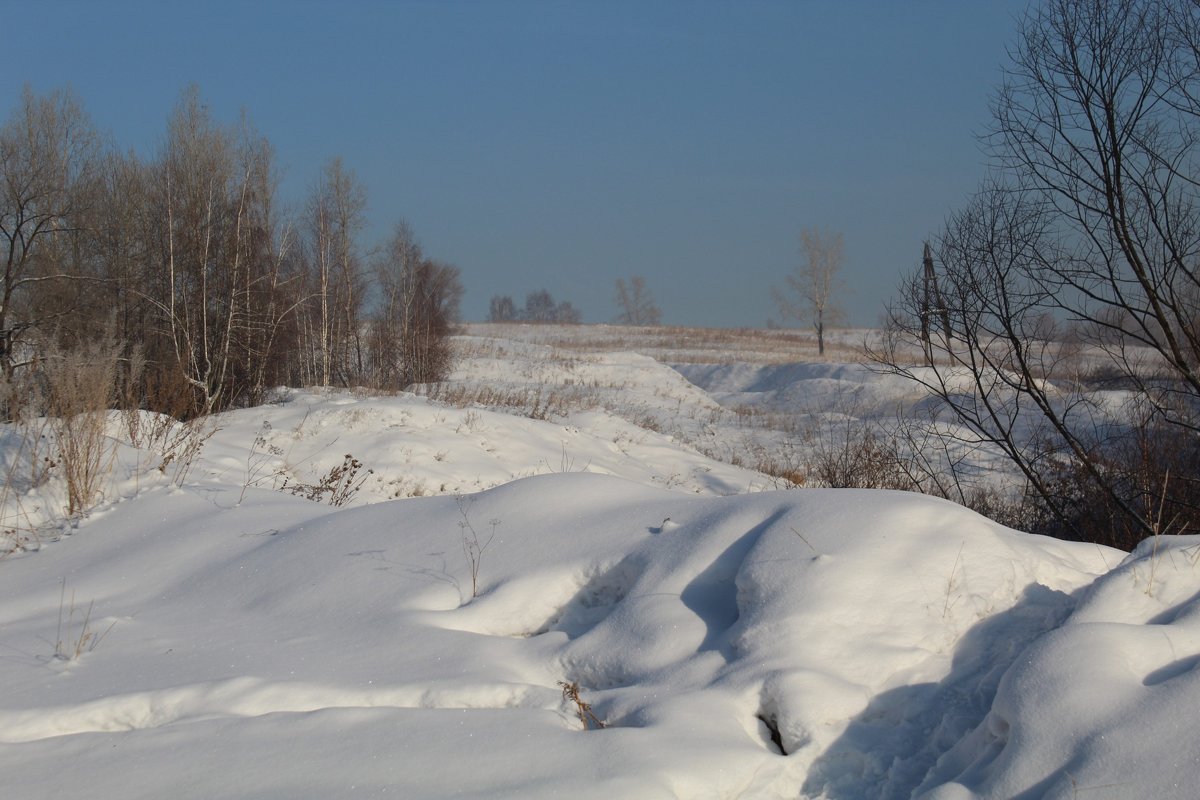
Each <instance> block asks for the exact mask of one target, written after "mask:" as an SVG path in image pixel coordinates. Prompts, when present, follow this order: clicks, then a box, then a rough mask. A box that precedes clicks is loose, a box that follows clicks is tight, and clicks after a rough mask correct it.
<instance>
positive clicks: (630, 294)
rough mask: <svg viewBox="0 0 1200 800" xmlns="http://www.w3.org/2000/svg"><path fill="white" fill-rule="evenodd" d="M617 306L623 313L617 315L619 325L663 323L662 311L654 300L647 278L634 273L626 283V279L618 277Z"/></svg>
mask: <svg viewBox="0 0 1200 800" xmlns="http://www.w3.org/2000/svg"><path fill="white" fill-rule="evenodd" d="M617 307H618V308H620V309H621V313H620V314H619V315H618V316H617V324H618V325H661V324H662V311H660V310H659V308H658V305H657V304H656V303H655V302H654V297H653V296H652V295H651V294H650V290H649V289H648V288H647V287H646V279H645V278H643V277H642V276H641V275H634V276H633V277H632V278H630V279H629V283H628V284H626V283H625V281H624V279H622V278H617Z"/></svg>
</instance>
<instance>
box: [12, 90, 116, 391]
mask: <svg viewBox="0 0 1200 800" xmlns="http://www.w3.org/2000/svg"><path fill="white" fill-rule="evenodd" d="M98 153H99V149H98V141H97V138H96V134H95V133H94V131H93V129H92V126H91V123H90V121H89V120H88V117H87V116H86V114H85V113H84V111H83V107H82V106H81V105H80V103H79V101H78V100H77V99H76V98H75V97H74V95H72V94H71V93H70V92H66V91H58V92H54V93H52V94H50V95H47V96H45V97H39V96H37V95H35V94H34V93H33V91H32V90H30V89H29V88H28V87H26V89H25V91H24V93H23V94H22V96H21V103H20V106H19V108H18V110H17V112H16V114H15V116H14V117H13V118H12V119H11V120H10V121H9V122H8V123H6V124H5V125H4V126H3V128H0V269H2V270H3V276H2V280H3V282H2V284H0V362H2V364H3V369H4V375H5V376H6V377H10V378H11V376H12V371H13V369H14V368H15V366H16V361H15V359H14V353H15V350H16V346H17V344H18V342H19V341H20V338H21V335H22V333H23V332H24V331H26V330H27V329H28V328H29V327H31V326H32V325H34V324H36V323H37V322H38V321H39V319H40V318H42V317H44V316H45V315H46V314H47V311H48V310H47V308H46V307H45V305H44V304H41V303H39V302H37V299H35V298H33V297H31V296H29V293H31V292H32V291H33V290H34V289H35V287H40V286H43V285H45V284H49V283H61V282H63V281H66V280H70V279H72V278H78V277H80V270H79V269H78V267H79V262H78V258H76V256H77V255H78V248H76V247H73V246H72V244H73V243H74V240H75V237H77V236H78V235H79V234H80V233H81V232H82V231H83V230H84V228H85V214H86V212H87V211H88V210H89V208H90V205H91V203H92V201H93V199H94V192H93V190H94V187H95V186H96V183H97V179H98V163H99V161H98ZM22 303H23V304H24V308H23V310H20V311H19V308H20V307H21V306H22Z"/></svg>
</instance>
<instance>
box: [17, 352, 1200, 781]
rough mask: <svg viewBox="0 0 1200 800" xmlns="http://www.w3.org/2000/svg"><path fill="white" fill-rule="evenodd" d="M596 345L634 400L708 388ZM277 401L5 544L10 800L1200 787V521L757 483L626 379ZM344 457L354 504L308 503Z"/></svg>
mask: <svg viewBox="0 0 1200 800" xmlns="http://www.w3.org/2000/svg"><path fill="white" fill-rule="evenodd" d="M512 349H513V350H517V349H520V348H519V347H518V346H517V344H514V345H513V347H512ZM595 358H596V360H595V361H593V362H580V363H576V364H575V365H574V366H573V367H572V369H573V370H574V371H575V373H576V378H578V379H580V380H582V379H583V378H582V377H581V376H580V374H579V373H582V372H585V371H586V370H589V369H593V370H595V371H597V372H598V371H601V370H607V371H608V373H609V377H610V378H611V379H612V380H611V381H610V382H611V383H613V384H618V385H622V386H623V387H624V389H623V391H624V393H625V399H626V400H627V401H628V402H630V403H631V404H633V405H635V406H637V408H638V409H640V410H642V411H644V410H645V409H647V408H654V403H655V402H661V405H660V406H659V408H660V409H661V410H662V411H663V412H664V413H666V412H667V411H669V405H670V403H676V406H677V408H700V407H702V406H703V405H705V404H709V403H713V402H714V401H712V400H709V399H706V396H705V395H703V393H700V392H699V390H698V389H696V388H695V387H688V386H683V385H676V384H675V383H673V382H663V383H662V384H661V386H660V389H661V391H660V392H659V393H658V394H657V395H656V394H655V393H654V392H650V391H647V387H648V386H649V385H651V384H653V383H655V382H656V381H657V380H658V378H657V376H659V375H660V374H661V373H659V372H658V371H657V370H658V369H659V367H661V365H657V366H656V362H653V361H652V360H650V359H644V360H643V359H638V358H632V357H625V358H623V359H620V358H616V357H613V358H607V357H601V356H596V357H595ZM497 359H498V364H497V367H496V370H497V372H496V373H495V374H494V375H493V376H492V377H491V378H489V379H488V380H491V381H493V382H494V383H499V382H500V381H502V380H504V379H505V377H504V376H505V375H507V376H509V377H508V379H509V380H514V381H515V379H513V378H512V376H513V375H516V374H517V369H510V370H508V372H507V373H505V372H504V371H503V368H502V364H501V363H500V362H501V361H502V360H503V359H502V357H500V356H499V355H497ZM530 363H535V361H531V362H530ZM622 365H624V366H622ZM540 369H541V368H538V369H531V374H535V375H541V376H542V377H544V374H543V373H541V372H540ZM662 369H666V368H665V367H663V368H662ZM833 372H834V373H836V370H833ZM639 373H641V374H642V376H643V377H638V374H639ZM822 374H826V373H825V372H822ZM843 374H845V375H848V376H851V377H850V378H849V379H850V380H853V381H857V382H869V377H867V376H864V375H862V374H861V373H859V372H858V371H857V370H854V369H846V370H844V371H843ZM621 375H625V376H626V377H624V378H622V377H621ZM587 379H588V380H591V381H593V382H595V383H599V384H604V382H605V381H604V380H602V379H598V378H597V377H596V375H595V374H593V375H591V376H590V377H589V378H587ZM831 379H836V377H835V378H831ZM639 387H640V388H639ZM617 391H621V390H616V389H614V392H617ZM876 391H884V390H883V389H879V388H878V387H877V388H876ZM655 397H658V398H660V400H659V401H656V400H655V399H654V398H655ZM689 397H690V398H692V399H686V398H689ZM680 398H685V399H682V400H681V399H680ZM283 399H284V400H286V402H280V403H277V404H275V405H271V406H266V407H263V408H259V409H248V410H244V411H237V412H231V413H229V414H226V415H222V416H221V417H220V418H219V419H218V420H217V421H216V423H217V428H216V430H215V432H213V433H212V434H211V436H210V438H209V439H208V440H207V441H206V443H205V444H204V448H203V450H202V451H201V454H200V457H199V458H198V459H197V461H196V463H195V464H194V465H193V467H192V469H191V471H190V472H187V473H186V474H185V475H182V476H180V475H179V473H177V472H173V471H172V470H167V471H166V473H160V472H159V471H158V470H157V469H155V466H156V464H157V460H158V459H160V458H161V456H160V455H158V454H157V453H156V452H154V451H152V450H149V449H137V448H133V447H132V446H129V445H126V446H124V447H123V448H122V449H121V450H120V452H119V453H118V461H117V464H116V468H115V470H114V474H113V478H112V480H111V482H110V483H109V484H108V485H107V488H106V499H105V500H104V502H103V503H102V504H101V505H100V506H99V507H98V508H97V509H96V510H95V511H94V512H93V513H92V514H91V515H90V516H89V517H87V518H85V519H83V520H81V521H79V522H78V523H77V524H76V525H74V526H69V527H66V528H54V529H51V528H47V527H44V526H43V528H42V529H41V530H42V535H41V540H40V543H41V546H40V549H32V547H31V549H29V550H25V551H19V552H14V553H12V554H10V555H9V557H8V558H6V559H4V560H3V561H0V686H3V690H2V692H0V796H3V797H19V798H50V797H66V796H76V795H82V794H85V793H86V794H87V795H88V796H91V797H97V798H114V799H115V798H121V799H122V800H125V799H126V798H142V797H145V798H151V797H154V798H159V797H164V796H170V797H177V798H209V797H246V798H304V797H312V798H329V797H344V796H356V795H364V796H373V795H390V796H400V797H422V798H426V797H428V798H437V797H477V798H491V797H512V798H517V797H522V798H524V797H534V798H536V797H563V796H571V797H580V798H588V797H596V798H600V797H604V798H611V797H637V798H656V797H663V798H675V797H701V798H706V797H746V798H760V797H761V798H774V797H779V798H795V797H813V798H815V797H825V798H894V797H910V796H925V797H931V798H943V799H944V798H969V797H988V798H1007V797H1018V796H1020V797H1029V798H1032V797H1061V798H1074V797H1077V796H1086V797H1088V798H1092V797H1101V798H1102V797H1143V796H1146V797H1149V796H1153V797H1177V798H1185V797H1192V796H1194V793H1195V790H1194V787H1195V785H1196V779H1197V777H1198V776H1200V764H1198V763H1197V755H1196V754H1197V752H1198V751H1197V750H1196V748H1195V747H1194V745H1193V740H1194V738H1195V736H1194V734H1195V732H1196V730H1197V727H1198V724H1197V723H1196V721H1195V715H1194V708H1195V706H1196V702H1197V700H1200V684H1198V680H1200V679H1198V678H1197V675H1198V674H1200V673H1198V672H1197V670H1196V669H1195V667H1196V665H1197V664H1198V663H1200V602H1198V598H1200V565H1198V562H1200V541H1197V540H1193V539H1186V538H1183V539H1180V538H1176V537H1161V538H1160V540H1158V541H1156V542H1155V541H1151V542H1147V543H1145V544H1144V545H1143V546H1142V547H1141V548H1139V550H1138V551H1136V552H1135V553H1133V554H1129V555H1126V554H1124V553H1121V552H1119V551H1115V550H1109V549H1103V548H1098V547H1095V546H1092V545H1082V544H1074V543H1065V542H1059V541H1055V540H1048V539H1045V538H1041V537H1034V536H1029V535H1027V534H1022V533H1019V532H1016V531H1011V530H1008V529H1006V528H1003V527H1001V526H998V525H996V524H994V523H992V522H990V521H988V520H985V519H983V518H982V517H979V516H977V515H975V514H974V513H972V512H969V511H967V510H964V509H962V508H960V507H958V506H955V505H953V504H951V503H948V502H945V501H941V500H936V499H932V498H927V497H922V496H919V495H914V494H907V493H894V492H872V491H852V490H819V489H807V490H796V491H753V492H749V493H747V491H746V490H747V489H761V488H762V487H763V486H764V485H765V484H764V483H763V482H762V481H761V476H756V474H755V473H752V472H750V471H747V470H742V469H739V468H736V467H732V466H730V465H728V464H721V463H719V462H715V461H712V460H710V459H708V458H706V457H705V456H703V455H702V454H700V453H699V452H698V451H697V450H696V449H694V448H692V447H689V446H687V445H684V444H681V443H680V441H679V438H678V437H675V436H672V435H670V434H664V433H660V432H657V431H654V430H650V429H648V428H645V427H640V426H637V425H634V424H633V423H631V422H629V421H628V420H626V419H624V418H622V417H621V416H620V415H619V414H616V413H614V411H613V410H612V409H611V408H610V406H611V405H612V402H615V397H614V398H613V399H611V400H610V401H604V402H598V403H596V404H595V405H593V406H592V407H590V408H588V409H586V410H585V409H581V408H577V409H575V410H574V411H572V412H570V413H569V415H568V416H566V417H562V418H556V419H550V420H537V419H528V418H525V417H519V416H513V415H509V414H502V413H496V412H493V411H488V410H486V409H483V408H479V407H474V406H469V405H468V406H465V407H456V406H455V407H448V406H443V405H439V404H438V403H433V402H430V401H428V400H426V399H423V398H417V397H413V396H411V395H400V396H396V397H389V398H369V397H361V396H355V395H353V394H349V393H339V392H291V393H288V394H287V395H286V396H285V397H284V398H283ZM689 404H691V405H689ZM631 407H632V406H631ZM685 416H687V415H685ZM113 425H114V434H116V433H118V432H119V430H120V426H119V425H118V424H117V421H116V420H114V423H113ZM6 441H12V439H9V440H6ZM346 454H353V455H354V456H355V457H356V458H358V459H360V460H361V461H362V463H363V464H364V465H365V467H364V471H363V472H362V476H363V480H362V483H361V488H360V489H359V491H358V492H357V493H356V494H354V495H353V496H352V497H351V498H350V500H349V502H348V503H347V504H346V505H344V506H342V507H331V506H329V505H325V504H321V503H316V502H311V501H310V500H307V499H304V498H303V497H300V496H294V495H292V494H290V493H287V492H286V491H280V489H281V488H286V487H285V484H284V481H285V480H286V481H288V484H287V485H290V486H294V485H296V484H297V483H310V484H311V483H314V482H317V481H319V480H320V476H322V475H324V474H327V473H328V471H329V470H330V469H331V468H333V467H336V466H337V465H338V464H340V463H342V460H343V458H344V457H345V455H346ZM366 468H371V469H373V470H374V472H373V473H370V474H367V473H366V472H365V469H366ZM173 476H178V477H179V479H178V480H175V481H172V477H173ZM672 476H674V477H672ZM52 489H53V482H51V483H50V484H47V485H46V486H43V487H40V488H32V489H29V490H28V491H27V492H25V493H23V494H22V496H21V500H22V503H21V507H22V508H23V509H24V512H23V513H24V517H23V518H24V519H32V518H33V517H34V516H36V515H37V514H39V513H40V514H48V513H49V512H48V511H46V510H45V509H48V508H51V507H52V505H53V503H54V502H56V501H55V496H54V494H53V491H52ZM480 489H482V490H483V491H476V490H480ZM471 492H474V493H471ZM420 494H437V495H439V496H412V495H420ZM397 497H398V498H399V499H396V498H397ZM34 509H42V510H40V511H35V510H34ZM6 513H9V512H6ZM473 564H474V569H473ZM473 572H474V573H475V575H474V578H475V581H474V587H473V576H472V573H473ZM562 684H567V685H568V686H574V687H577V689H578V693H579V694H578V697H579V699H580V700H582V701H583V702H584V703H587V704H589V705H590V708H591V712H592V713H593V714H594V717H595V719H597V720H599V721H600V722H602V723H603V725H604V727H603V728H602V729H601V728H599V727H598V726H597V725H596V724H595V723H594V722H592V721H591V718H590V717H588V716H587V714H583V715H582V718H581V715H580V707H579V706H578V705H577V704H576V703H575V702H574V701H573V700H572V699H570V698H569V696H568V694H567V693H564V689H563V685H562Z"/></svg>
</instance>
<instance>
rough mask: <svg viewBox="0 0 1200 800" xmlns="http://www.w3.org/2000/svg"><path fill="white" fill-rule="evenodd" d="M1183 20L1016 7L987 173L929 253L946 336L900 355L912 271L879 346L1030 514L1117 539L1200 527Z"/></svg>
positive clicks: (1195, 215) (1198, 293)
mask: <svg viewBox="0 0 1200 800" xmlns="http://www.w3.org/2000/svg"><path fill="white" fill-rule="evenodd" d="M1198 31H1200V6H1197V5H1196V4H1195V3H1190V2H1182V1H1180V0H1051V2H1049V3H1047V4H1046V5H1045V6H1042V7H1038V8H1036V9H1034V10H1033V11H1031V12H1030V13H1029V15H1028V16H1027V17H1026V18H1025V19H1024V20H1023V22H1022V25H1021V30H1020V41H1019V43H1018V45H1017V47H1016V48H1015V49H1014V51H1013V59H1014V60H1013V63H1012V65H1011V66H1010V67H1009V68H1008V71H1007V74H1006V79H1005V81H1004V84H1003V86H1002V88H1001V89H1000V91H999V93H998V95H997V97H996V100H995V102H994V117H995V122H994V126H993V131H992V134H991V137H990V140H989V141H990V143H991V147H992V153H993V157H994V159H995V161H996V164H997V166H998V167H999V169H998V170H997V177H995V178H994V179H992V180H991V181H989V183H987V184H986V185H985V187H984V189H983V190H982V191H981V192H980V193H979V195H978V196H977V197H976V198H975V200H974V201H973V202H972V204H971V205H970V206H969V207H968V208H967V209H966V210H965V211H963V212H961V213H960V214H957V215H955V217H954V218H952V220H951V221H950V223H949V225H948V227H947V230H946V232H945V233H944V234H943V236H942V237H941V242H940V243H939V245H938V248H937V253H936V257H935V258H934V259H933V265H934V271H935V273H936V278H937V280H938V286H939V288H940V291H941V292H942V295H943V299H944V301H945V306H946V308H947V309H948V311H949V317H950V327H951V330H952V334H953V336H952V339H953V341H954V345H955V346H954V348H953V350H952V349H951V347H950V340H949V339H948V340H947V342H946V344H945V346H941V347H939V346H938V345H937V343H936V342H935V343H932V345H931V346H932V349H933V353H932V354H933V355H936V356H937V358H935V359H931V362H932V368H931V369H926V370H917V369H913V368H909V367H902V366H900V362H901V361H902V360H903V358H904V356H903V353H902V348H903V347H904V346H905V343H908V344H910V345H914V346H922V345H923V343H920V344H918V340H919V338H920V336H921V331H922V330H926V331H927V328H923V325H927V324H928V320H927V319H926V318H925V317H923V316H922V309H923V308H927V306H922V303H923V302H924V294H923V290H924V286H925V285H926V284H925V283H924V282H923V280H922V277H920V276H915V277H914V279H913V280H912V281H910V282H909V283H908V284H907V288H906V291H905V293H904V295H903V297H902V298H901V300H900V301H899V302H898V303H897V305H896V307H895V308H894V309H893V314H892V332H893V334H895V336H896V339H895V340H894V344H896V345H897V346H898V347H900V348H901V349H893V350H890V351H888V352H885V353H882V354H881V355H882V360H883V361H884V363H885V364H887V365H888V366H889V368H891V369H893V370H895V371H898V372H901V373H902V374H906V375H908V376H909V377H912V378H914V380H918V381H920V382H921V383H922V384H924V385H925V386H926V388H927V389H929V390H930V392H931V393H932V394H933V396H934V397H936V398H938V399H940V400H941V402H942V403H943V404H944V407H946V408H947V409H949V410H950V411H951V413H952V414H953V415H954V417H955V419H956V420H957V421H959V422H960V423H962V424H964V425H965V426H966V427H967V428H968V429H970V430H971V431H973V432H974V434H975V435H976V436H978V437H979V438H980V439H981V440H983V441H985V442H987V443H989V444H991V445H993V446H995V447H998V448H999V449H1000V450H1001V451H1002V452H1004V454H1005V455H1006V456H1008V458H1009V459H1010V460H1011V461H1012V462H1013V464H1014V465H1015V466H1016V467H1017V468H1018V469H1019V470H1020V472H1021V474H1022V475H1023V476H1024V477H1025V479H1026V482H1027V486H1028V491H1029V492H1030V493H1031V495H1032V496H1034V497H1036V498H1037V500H1038V504H1039V507H1040V508H1041V513H1043V514H1044V516H1045V523H1044V526H1043V527H1044V529H1045V530H1046V531H1047V532H1052V533H1061V534H1062V535H1067V536H1071V537H1075V538H1083V539H1091V540H1100V541H1106V542H1109V543H1112V544H1116V545H1118V546H1131V545H1132V543H1134V542H1136V541H1137V540H1138V539H1139V538H1141V537H1143V536H1147V535H1152V534H1154V533H1158V532H1161V531H1162V530H1163V528H1164V526H1167V525H1170V526H1171V527H1172V529H1173V530H1175V531H1183V530H1191V529H1194V528H1195V527H1196V526H1197V525H1200V491H1198V490H1200V486H1198V485H1197V482H1196V478H1195V475H1196V474H1197V473H1196V465H1197V463H1198V462H1200V441H1198V437H1200V413H1198V412H1200V371H1198V369H1200V326H1197V324H1196V312H1197V310H1198V308H1200V267H1198V266H1197V265H1198V263H1200V260H1198V257H1200V193H1198V192H1197V188H1198V187H1200V174H1197V173H1196V172H1195V165H1196V164H1197V157H1198V156H1200V125H1198V121H1200V103H1197V98H1200V35H1198ZM926 341H928V338H926ZM939 351H940V352H939ZM1111 388H1119V389H1121V390H1123V391H1124V392H1125V393H1126V396H1127V397H1128V398H1129V400H1128V402H1127V404H1126V406H1125V408H1124V409H1122V410H1121V411H1120V412H1119V413H1116V414H1114V413H1112V412H1111V411H1110V409H1109V408H1108V407H1106V406H1105V405H1103V404H1101V403H1099V402H1098V401H1097V400H1096V397H1097V395H1096V391H1097V390H1098V389H1111Z"/></svg>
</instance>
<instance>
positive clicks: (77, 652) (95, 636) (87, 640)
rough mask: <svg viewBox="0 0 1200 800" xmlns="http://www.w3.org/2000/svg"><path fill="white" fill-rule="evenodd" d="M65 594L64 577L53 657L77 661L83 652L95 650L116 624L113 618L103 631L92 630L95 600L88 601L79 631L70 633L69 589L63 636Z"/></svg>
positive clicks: (73, 597)
mask: <svg viewBox="0 0 1200 800" xmlns="http://www.w3.org/2000/svg"><path fill="white" fill-rule="evenodd" d="M66 596H67V581H66V579H65V578H64V579H63V581H62V592H61V594H60V596H59V599H58V633H57V635H56V636H55V645H54V657H55V658H58V659H61V660H63V661H77V660H78V659H79V657H80V656H82V655H83V654H84V653H90V652H92V651H93V650H95V649H96V648H97V647H98V646H99V645H100V642H101V641H103V639H104V637H105V636H107V635H108V632H109V631H111V630H112V629H113V627H114V626H115V625H116V624H117V623H116V620H113V622H112V624H111V625H109V626H108V627H107V628H105V629H104V632H103V633H96V632H95V631H94V630H92V627H91V624H92V608H93V606H95V605H96V601H95V600H93V601H92V602H90V603H88V607H87V611H86V612H85V613H84V615H83V621H82V624H81V625H80V627H79V632H78V633H77V634H76V633H72V629H73V628H74V620H75V591H74V590H72V591H71V606H70V609H69V611H68V612H67V619H66V627H67V631H66V633H67V636H66V639H64V638H63V608H64V606H65V603H66Z"/></svg>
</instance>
